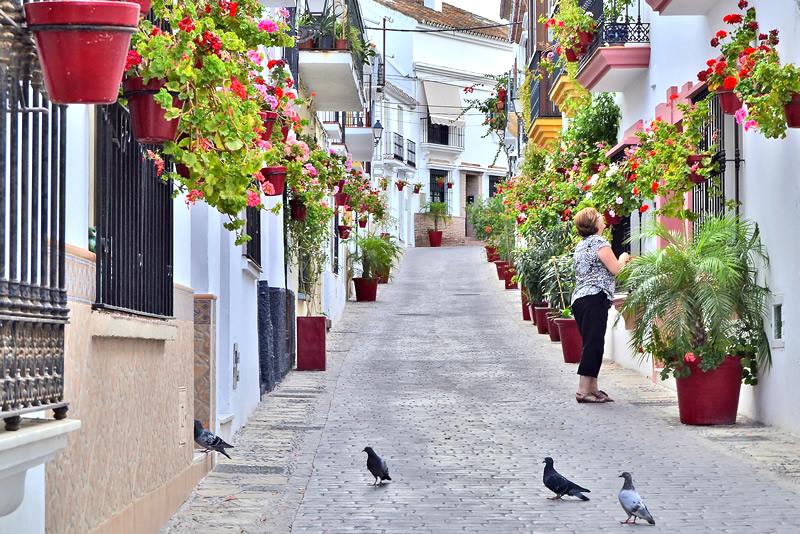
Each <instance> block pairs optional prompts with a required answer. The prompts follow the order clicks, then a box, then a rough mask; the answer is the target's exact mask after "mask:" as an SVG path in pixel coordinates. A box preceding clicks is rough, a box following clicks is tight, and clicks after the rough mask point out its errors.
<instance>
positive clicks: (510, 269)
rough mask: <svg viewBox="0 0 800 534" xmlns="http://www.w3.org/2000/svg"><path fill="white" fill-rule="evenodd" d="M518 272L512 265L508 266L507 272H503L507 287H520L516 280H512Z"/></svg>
mask: <svg viewBox="0 0 800 534" xmlns="http://www.w3.org/2000/svg"><path fill="white" fill-rule="evenodd" d="M516 274H517V271H516V269H514V268H513V267H511V266H508V267H506V270H505V272H504V273H503V281H504V282H505V288H506V289H518V288H519V286H518V285H517V283H516V282H514V281H512V278H513V277H514V275H516Z"/></svg>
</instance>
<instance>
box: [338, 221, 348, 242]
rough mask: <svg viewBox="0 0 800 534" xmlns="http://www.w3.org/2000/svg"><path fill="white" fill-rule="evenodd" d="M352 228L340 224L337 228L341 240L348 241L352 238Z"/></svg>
mask: <svg viewBox="0 0 800 534" xmlns="http://www.w3.org/2000/svg"><path fill="white" fill-rule="evenodd" d="M350 228H351V227H350V226H348V225H346V224H340V225H339V226H338V228H337V230H338V231H339V239H347V238H348V237H350Z"/></svg>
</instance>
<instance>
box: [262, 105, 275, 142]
mask: <svg viewBox="0 0 800 534" xmlns="http://www.w3.org/2000/svg"><path fill="white" fill-rule="evenodd" d="M258 114H259V115H261V120H262V122H263V124H264V134H263V135H262V136H261V138H262V139H264V140H266V141H269V140H270V139H272V131H273V130H274V129H275V121H276V120H278V114H277V113H276V112H274V111H260V112H259V113H258Z"/></svg>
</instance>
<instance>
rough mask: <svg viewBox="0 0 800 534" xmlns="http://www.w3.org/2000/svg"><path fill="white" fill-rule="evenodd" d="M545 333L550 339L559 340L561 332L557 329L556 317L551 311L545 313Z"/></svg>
mask: <svg viewBox="0 0 800 534" xmlns="http://www.w3.org/2000/svg"><path fill="white" fill-rule="evenodd" d="M547 335H549V336H550V341H555V342H558V341H561V333H560V332H559V331H558V325H557V324H556V317H555V316H554V315H552V314H551V313H548V314H547Z"/></svg>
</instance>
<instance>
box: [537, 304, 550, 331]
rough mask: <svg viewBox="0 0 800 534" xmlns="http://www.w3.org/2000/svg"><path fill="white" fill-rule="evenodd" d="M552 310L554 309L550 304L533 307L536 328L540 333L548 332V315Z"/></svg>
mask: <svg viewBox="0 0 800 534" xmlns="http://www.w3.org/2000/svg"><path fill="white" fill-rule="evenodd" d="M552 311H553V309H552V308H550V307H548V306H534V307H533V313H534V315H535V316H536V330H537V331H538V332H539V333H540V334H547V330H548V328H547V327H548V325H547V315H548V314H549V313H550V312H552Z"/></svg>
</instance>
